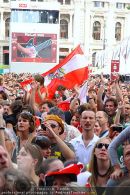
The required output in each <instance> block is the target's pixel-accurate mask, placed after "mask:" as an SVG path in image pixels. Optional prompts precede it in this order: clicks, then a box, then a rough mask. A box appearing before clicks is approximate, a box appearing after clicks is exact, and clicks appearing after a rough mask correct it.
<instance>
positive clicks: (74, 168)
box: [46, 163, 84, 177]
mask: <svg viewBox="0 0 130 195" xmlns="http://www.w3.org/2000/svg"><path fill="white" fill-rule="evenodd" d="M83 168H84V165H83V164H82V163H78V164H71V165H68V166H67V167H65V168H64V169H61V170H59V171H56V172H50V173H47V174H46V177H48V176H54V175H67V174H68V175H69V174H73V175H78V174H79V173H80V172H81V170H82V169H83Z"/></svg>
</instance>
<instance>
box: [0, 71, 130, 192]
mask: <svg viewBox="0 0 130 195" xmlns="http://www.w3.org/2000/svg"><path fill="white" fill-rule="evenodd" d="M30 78H33V80H32V82H31V85H30V86H31V89H29V90H28V89H27V87H25V88H23V87H22V86H21V82H23V81H25V80H27V79H30ZM48 94H49V91H48V90H47V87H45V86H44V77H43V76H41V75H40V74H35V75H31V74H30V73H22V74H15V73H8V74H4V75H0V193H1V194H8V193H9V192H11V193H12V194H13V193H14V194H16V193H18V194H23V193H25V194H26V193H28V194H29V193H30V194H36V192H37V194H42V193H43V194H48V195H49V194H53V195H55V194H78V195H80V194H86V195H92V194H93V195H96V194H99V195H105V194H106V195H109V194H111V195H117V194H119V195H120V194H125V193H126V194H129V192H130V189H129V188H128V187H129V186H130V142H129V140H130V84H129V83H128V82H124V81H122V80H121V79H120V77H119V76H117V78H116V80H114V81H111V79H110V78H109V77H105V76H104V75H103V74H101V75H93V76H92V75H91V76H90V77H89V79H88V80H87V81H85V82H84V83H83V84H82V86H75V87H74V88H73V89H71V90H70V89H67V88H65V87H64V86H61V85H59V86H58V87H57V90H56V91H55V94H54V97H53V98H51V99H50V98H49V96H48ZM124 187H125V188H124Z"/></svg>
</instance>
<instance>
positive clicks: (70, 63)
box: [26, 45, 88, 98]
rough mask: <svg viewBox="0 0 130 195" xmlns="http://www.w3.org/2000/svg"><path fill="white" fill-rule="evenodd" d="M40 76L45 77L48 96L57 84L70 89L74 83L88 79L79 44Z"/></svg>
mask: <svg viewBox="0 0 130 195" xmlns="http://www.w3.org/2000/svg"><path fill="white" fill-rule="evenodd" d="M42 76H44V77H45V86H47V88H48V92H49V98H53V96H54V94H55V91H56V89H57V87H58V86H59V85H62V86H65V87H66V88H67V89H72V88H73V87H74V86H75V85H76V84H78V85H81V84H82V83H83V82H84V81H85V80H87V79H88V62H87V59H86V57H85V55H84V53H83V51H82V49H81V47H80V45H78V46H77V47H76V48H75V49H74V50H73V51H72V52H71V53H70V54H69V55H68V56H67V57H66V58H65V59H64V60H62V61H61V62H60V63H59V64H58V65H56V66H55V67H54V68H52V69H50V70H49V71H48V72H45V73H43V74H42ZM26 83H28V82H26Z"/></svg>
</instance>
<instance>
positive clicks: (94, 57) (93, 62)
mask: <svg viewBox="0 0 130 195" xmlns="http://www.w3.org/2000/svg"><path fill="white" fill-rule="evenodd" d="M95 60H96V52H94V53H93V54H92V65H93V66H95Z"/></svg>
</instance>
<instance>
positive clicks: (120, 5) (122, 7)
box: [116, 3, 125, 9]
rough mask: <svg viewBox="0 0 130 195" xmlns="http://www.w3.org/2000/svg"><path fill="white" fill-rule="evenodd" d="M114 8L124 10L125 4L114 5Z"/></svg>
mask: <svg viewBox="0 0 130 195" xmlns="http://www.w3.org/2000/svg"><path fill="white" fill-rule="evenodd" d="M116 8H117V9H124V8H125V3H116Z"/></svg>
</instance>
